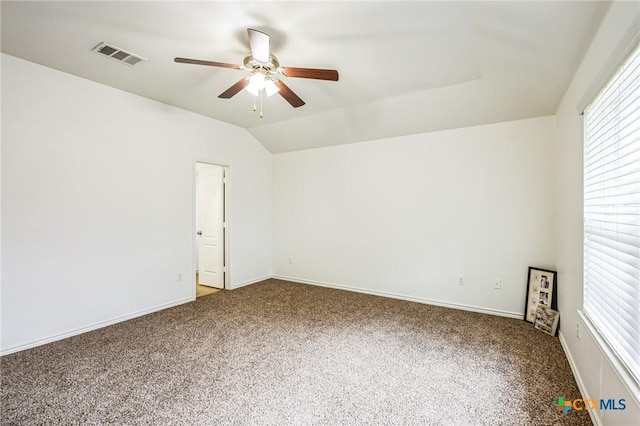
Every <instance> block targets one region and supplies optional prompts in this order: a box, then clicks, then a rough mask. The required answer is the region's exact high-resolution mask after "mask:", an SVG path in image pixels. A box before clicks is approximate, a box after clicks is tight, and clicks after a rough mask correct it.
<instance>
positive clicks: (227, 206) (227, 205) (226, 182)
mask: <svg viewBox="0 0 640 426" xmlns="http://www.w3.org/2000/svg"><path fill="white" fill-rule="evenodd" d="M198 164H206V165H210V166H218V167H222V170H223V173H224V174H223V188H224V197H223V203H224V208H223V211H224V213H223V214H224V219H223V221H224V224H225V226H224V228H223V235H224V244H223V247H224V286H223V289H224V290H229V289H230V288H231V284H230V283H231V279H230V276H231V270H230V261H229V260H230V253H229V240H230V239H231V238H230V235H231V214H230V213H231V191H230V187H231V185H230V183H231V166H230V165H229V163H227V162H224V161H215V160H208V159H199V158H196V159H194V160H193V162H192V165H191V272H192V274H193V275H190V276H191V277H192V280H191V282H192V283H193V286H192V297H193V300H195V299H196V265H197V260H196V256H197V253H198V238H197V235H196V232H198V230H197V229H196V200H197V196H198V194H197V193H196V182H197V179H198V171H197V167H198Z"/></svg>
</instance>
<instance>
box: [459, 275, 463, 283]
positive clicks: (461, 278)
mask: <svg viewBox="0 0 640 426" xmlns="http://www.w3.org/2000/svg"><path fill="white" fill-rule="evenodd" d="M458 285H464V276H462V275H460V277H459V278H458Z"/></svg>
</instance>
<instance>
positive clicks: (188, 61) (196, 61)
mask: <svg viewBox="0 0 640 426" xmlns="http://www.w3.org/2000/svg"><path fill="white" fill-rule="evenodd" d="M174 61H175V62H179V63H181V64H195V65H207V66H210V67H222V68H233V69H234V70H239V69H240V65H234V64H225V63H224V62H211V61H202V60H200V59H189V58H175V59H174Z"/></svg>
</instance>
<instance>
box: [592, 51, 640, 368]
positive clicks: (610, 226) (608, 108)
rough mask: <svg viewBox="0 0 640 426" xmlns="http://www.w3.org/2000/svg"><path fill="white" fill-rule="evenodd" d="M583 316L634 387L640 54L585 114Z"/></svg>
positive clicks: (638, 333)
mask: <svg viewBox="0 0 640 426" xmlns="http://www.w3.org/2000/svg"><path fill="white" fill-rule="evenodd" d="M584 143H585V146H584V312H585V314H586V315H587V317H588V318H589V319H590V320H591V322H592V323H593V324H594V325H595V327H596V328H597V329H598V331H599V332H600V334H601V335H602V337H603V338H604V339H605V341H606V342H607V343H608V344H609V345H610V347H611V349H613V351H614V352H615V353H616V354H617V356H618V358H619V360H620V361H621V362H622V363H623V364H624V365H625V366H626V367H627V369H628V370H629V372H630V373H631V374H632V375H633V376H634V378H635V379H636V380H637V381H638V380H640V48H636V49H635V50H634V52H633V53H632V54H631V56H630V57H629V58H628V59H627V61H626V62H625V63H624V64H623V65H622V66H621V67H620V68H619V69H618V71H617V73H616V74H615V75H614V76H613V78H612V80H611V81H610V82H609V84H607V86H606V87H605V88H604V89H602V91H601V92H600V94H599V95H598V96H597V98H596V99H595V100H594V101H593V102H592V103H591V104H590V105H589V106H588V107H587V109H586V110H585V113H584Z"/></svg>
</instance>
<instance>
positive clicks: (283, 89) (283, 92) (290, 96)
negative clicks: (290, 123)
mask: <svg viewBox="0 0 640 426" xmlns="http://www.w3.org/2000/svg"><path fill="white" fill-rule="evenodd" d="M274 84H275V85H276V87H277V88H278V89H280V90H278V93H280V96H282V97H283V98H285V99H286V100H287V102H289V103H290V104H291V106H292V107H294V108H298V107H301V106H302V105H304V101H303V100H302V99H300V97H299V96H298V95H296V94H295V93H294V92H293V90H291V89H289V86H287V85H286V84H284V83H283V82H282V81H281V80H278V81H274Z"/></svg>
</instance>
